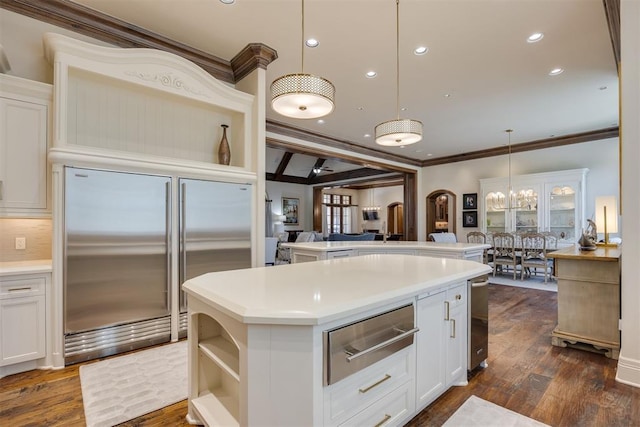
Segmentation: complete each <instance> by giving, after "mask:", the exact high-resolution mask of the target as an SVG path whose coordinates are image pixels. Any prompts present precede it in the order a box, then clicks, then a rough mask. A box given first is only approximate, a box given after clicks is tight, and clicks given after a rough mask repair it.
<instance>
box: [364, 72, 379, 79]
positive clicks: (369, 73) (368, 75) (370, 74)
mask: <svg viewBox="0 0 640 427" xmlns="http://www.w3.org/2000/svg"><path fill="white" fill-rule="evenodd" d="M377 75H378V73H376V72H375V71H367V78H368V79H372V78H374V77H375V76H377Z"/></svg>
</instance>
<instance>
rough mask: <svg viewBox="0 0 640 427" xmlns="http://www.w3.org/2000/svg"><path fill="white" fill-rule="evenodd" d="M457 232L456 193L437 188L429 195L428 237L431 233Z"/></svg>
mask: <svg viewBox="0 0 640 427" xmlns="http://www.w3.org/2000/svg"><path fill="white" fill-rule="evenodd" d="M443 232H449V233H454V234H455V233H456V195H455V194H454V193H452V192H451V191H449V190H435V191H433V192H431V193H430V194H429V195H428V196H427V236H426V237H427V238H428V237H429V234H431V233H443Z"/></svg>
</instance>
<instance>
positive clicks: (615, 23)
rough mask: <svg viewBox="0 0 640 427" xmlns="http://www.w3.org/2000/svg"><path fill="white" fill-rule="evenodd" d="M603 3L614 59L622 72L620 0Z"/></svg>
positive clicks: (606, 0) (605, 0)
mask: <svg viewBox="0 0 640 427" xmlns="http://www.w3.org/2000/svg"><path fill="white" fill-rule="evenodd" d="M602 3H603V4H604V12H605V14H606V15H607V24H608V26H609V37H611V47H612V48H613V57H614V58H615V60H616V68H617V69H618V72H620V61H621V60H622V55H621V52H620V0H602Z"/></svg>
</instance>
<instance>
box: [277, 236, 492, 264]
mask: <svg viewBox="0 0 640 427" xmlns="http://www.w3.org/2000/svg"><path fill="white" fill-rule="evenodd" d="M281 245H282V246H283V247H285V248H290V251H291V262H292V263H294V264H295V263H300V262H309V261H318V260H325V259H333V258H344V257H350V256H357V255H372V254H402V255H421V256H429V257H435V258H452V259H466V260H469V261H477V262H482V259H483V252H484V250H485V249H487V248H489V247H490V245H488V244H482V243H439V242H405V241H388V242H383V241H377V240H374V241H368V242H360V241H336V242H307V243H282V244H281Z"/></svg>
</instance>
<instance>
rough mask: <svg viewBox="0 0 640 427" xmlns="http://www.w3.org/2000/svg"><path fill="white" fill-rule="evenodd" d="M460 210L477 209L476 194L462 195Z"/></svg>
mask: <svg viewBox="0 0 640 427" xmlns="http://www.w3.org/2000/svg"><path fill="white" fill-rule="evenodd" d="M462 209H463V210H465V209H478V193H467V194H463V195H462Z"/></svg>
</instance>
